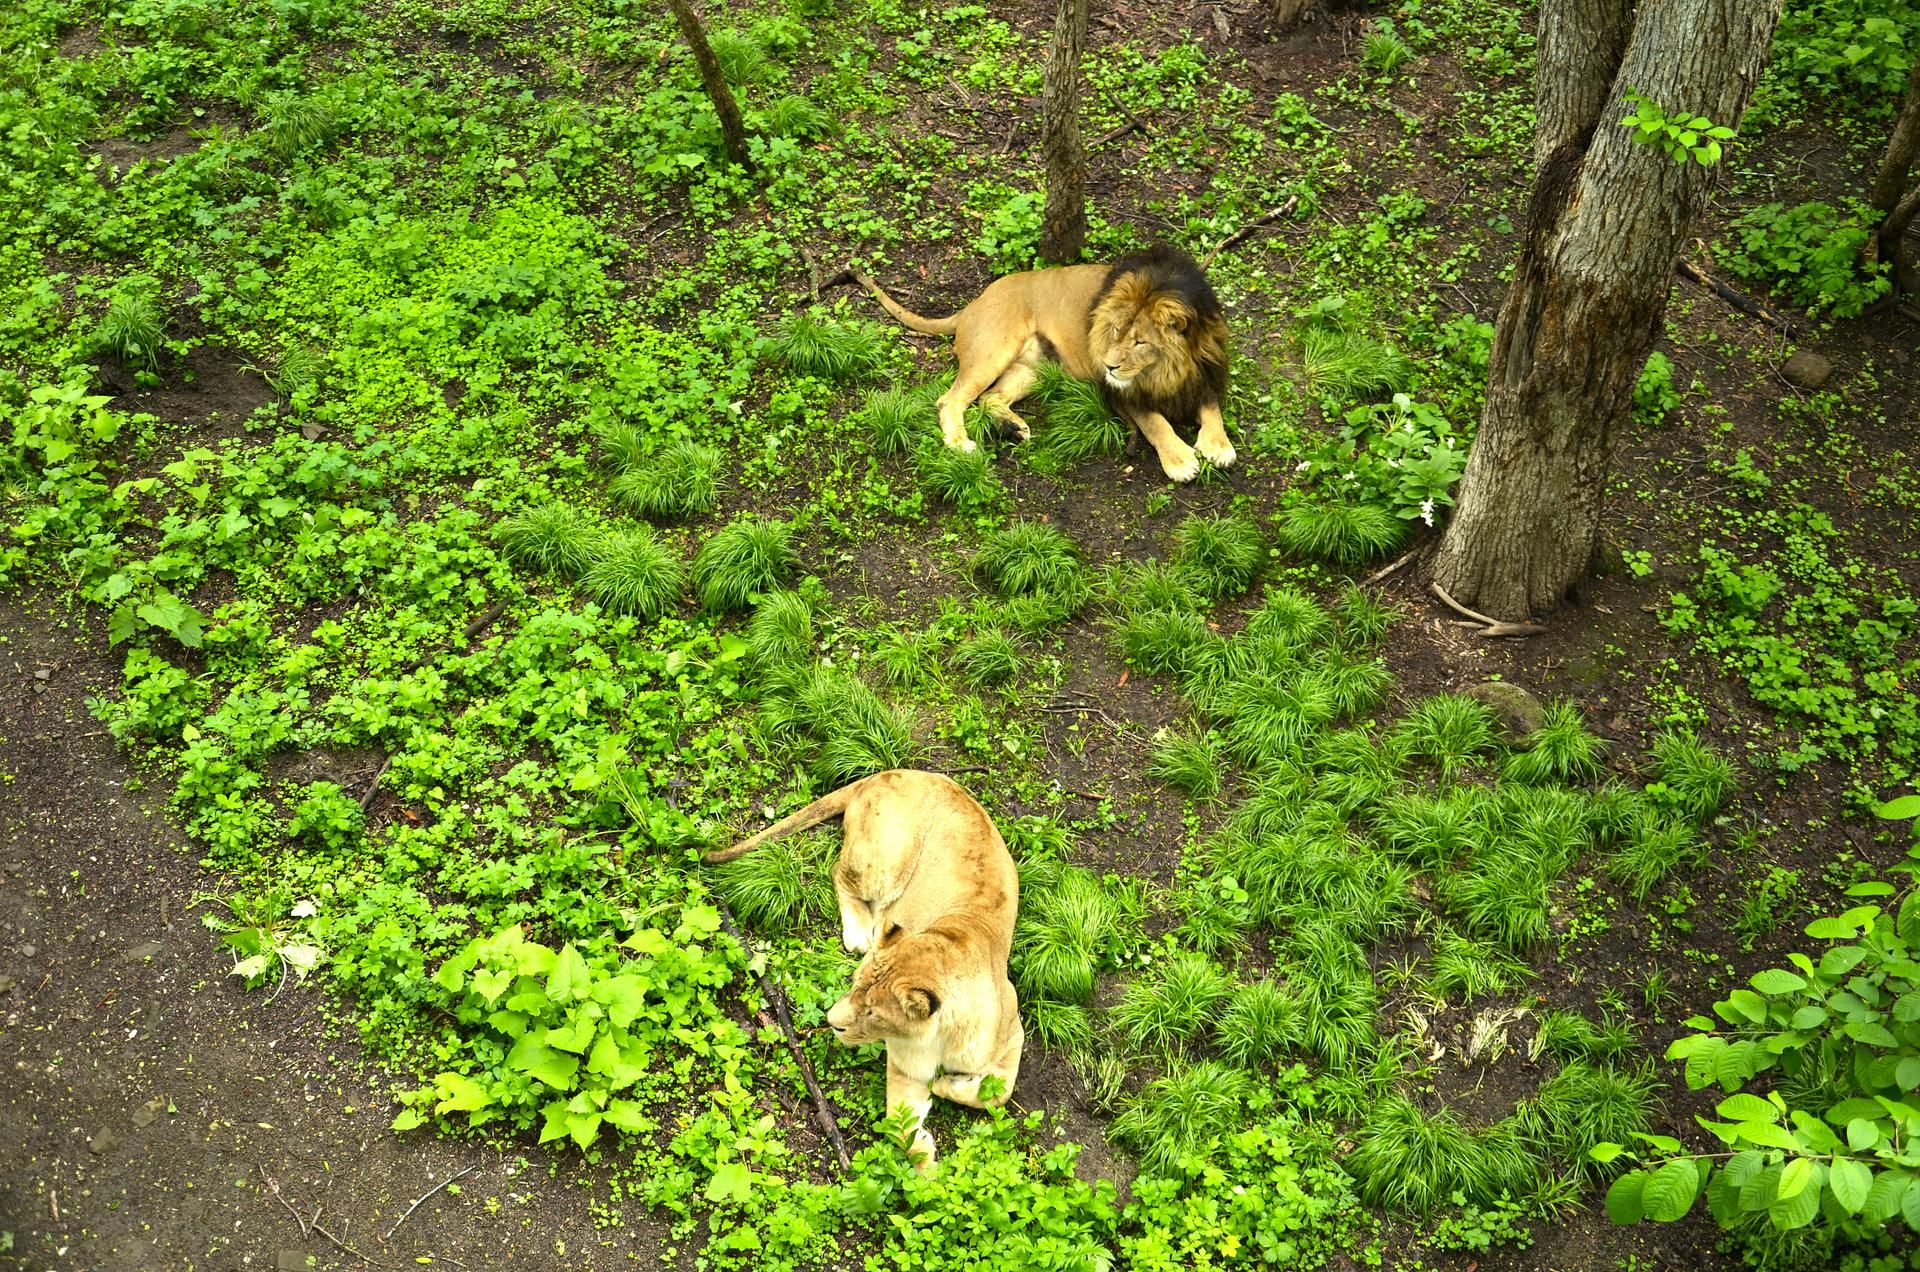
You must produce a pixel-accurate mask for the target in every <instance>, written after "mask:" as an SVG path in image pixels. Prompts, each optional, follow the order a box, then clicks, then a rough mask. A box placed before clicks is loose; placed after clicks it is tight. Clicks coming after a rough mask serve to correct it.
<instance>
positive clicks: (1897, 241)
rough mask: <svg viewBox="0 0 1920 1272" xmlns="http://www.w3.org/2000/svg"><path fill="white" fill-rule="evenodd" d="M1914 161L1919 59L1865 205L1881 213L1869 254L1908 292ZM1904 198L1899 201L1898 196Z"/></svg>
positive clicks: (1919, 154)
mask: <svg viewBox="0 0 1920 1272" xmlns="http://www.w3.org/2000/svg"><path fill="white" fill-rule="evenodd" d="M1915 159H1920V57H1916V58H1915V59H1914V62H1913V71H1912V72H1911V73H1910V74H1909V75H1908V76H1907V97H1906V101H1905V103H1904V104H1903V105H1902V106H1901V107H1900V117H1899V118H1898V119H1896V120H1895V121H1894V124H1893V136H1892V137H1891V138H1890V139H1889V140H1888V141H1887V153H1886V157H1885V158H1883V159H1882V160H1881V161H1880V175H1879V176H1878V177H1876V178H1875V179H1874V183H1873V192H1872V193H1871V194H1870V195H1868V196H1867V202H1868V203H1871V204H1872V205H1873V206H1874V207H1875V208H1876V209H1877V210H1879V211H1880V212H1881V213H1883V214H1884V219H1883V220H1882V221H1881V222H1880V228H1879V230H1877V231H1876V232H1875V234H1874V240H1873V255H1874V257H1875V258H1876V259H1878V260H1883V261H1887V262H1888V263H1890V264H1891V265H1892V266H1893V271H1894V277H1895V279H1896V281H1898V282H1899V284H1900V285H1901V286H1902V287H1903V288H1906V289H1908V290H1911V289H1912V288H1911V283H1912V280H1911V279H1909V278H1907V277H1906V275H1907V273H1908V271H1909V264H1908V260H1907V253H1906V251H1905V250H1904V249H1905V244H1906V236H1907V228H1908V227H1909V226H1911V225H1912V224H1913V222H1914V218H1915V217H1916V216H1920V183H1916V184H1915V186H1914V188H1913V189H1912V190H1908V189H1907V174H1908V173H1909V172H1910V171H1912V169H1913V163H1914V160H1915ZM1903 194H1904V195H1905V197H1904V198H1903V197H1902V195H1903Z"/></svg>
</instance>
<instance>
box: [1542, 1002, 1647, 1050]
mask: <svg viewBox="0 0 1920 1272" xmlns="http://www.w3.org/2000/svg"><path fill="white" fill-rule="evenodd" d="M1637 1045H1638V1043H1637V1041H1636V1040H1635V1038H1634V1036H1633V1026H1632V1025H1630V1024H1628V1023H1627V1022H1626V1021H1625V1020H1618V1019H1614V1018H1612V1017H1608V1018H1606V1019H1605V1020H1603V1021H1602V1022H1601V1023H1600V1024H1597V1025H1596V1024H1594V1023H1593V1022H1592V1021H1591V1020H1588V1019H1587V1018H1586V1017H1585V1016H1582V1015H1579V1014H1578V1013H1576V1012H1571V1011H1563V1010H1558V1009H1556V1010H1552V1011H1548V1012H1546V1013H1544V1014H1543V1015H1542V1016H1541V1017H1540V1026H1539V1031H1538V1032H1537V1033H1536V1034H1535V1035H1534V1039H1533V1045H1532V1046H1531V1047H1530V1048H1529V1051H1530V1053H1531V1054H1532V1055H1534V1056H1535V1057H1536V1058H1537V1057H1539V1056H1541V1055H1549V1056H1552V1057H1553V1058H1554V1059H1556V1060H1614V1059H1617V1058H1619V1057H1620V1056H1623V1055H1625V1054H1626V1053H1627V1052H1629V1051H1631V1050H1633V1049H1634V1047H1635V1046H1637Z"/></svg>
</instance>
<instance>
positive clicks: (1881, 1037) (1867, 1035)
mask: <svg viewBox="0 0 1920 1272" xmlns="http://www.w3.org/2000/svg"><path fill="white" fill-rule="evenodd" d="M1840 1031H1841V1032H1842V1033H1844V1034H1846V1035H1847V1037H1849V1038H1851V1039H1853V1040H1854V1041H1855V1042H1859V1043H1865V1044H1866V1045H1867V1046H1869V1047H1897V1046H1899V1045H1900V1040H1899V1039H1898V1038H1895V1037H1894V1036H1893V1035H1892V1034H1891V1033H1888V1032H1887V1029H1886V1027H1885V1026H1884V1025H1876V1024H1875V1023H1873V1022H1872V1021H1871V1020H1850V1021H1848V1022H1847V1023H1846V1024H1844V1025H1842V1026H1841V1029H1840Z"/></svg>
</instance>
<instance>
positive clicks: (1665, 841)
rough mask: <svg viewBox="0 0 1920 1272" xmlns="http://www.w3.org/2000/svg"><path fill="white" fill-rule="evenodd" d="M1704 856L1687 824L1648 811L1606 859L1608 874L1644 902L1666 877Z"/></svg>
mask: <svg viewBox="0 0 1920 1272" xmlns="http://www.w3.org/2000/svg"><path fill="white" fill-rule="evenodd" d="M1705 855H1706V845H1705V844H1703V843H1702V842H1701V840H1700V835H1699V832H1698V831H1697V830H1695V829H1694V827H1693V826H1692V825H1691V824H1690V823H1688V822H1685V821H1680V820H1676V819H1674V818H1669V817H1663V816H1661V815H1659V814H1658V813H1654V812H1651V811H1649V812H1648V813H1647V814H1646V815H1645V816H1643V817H1641V818H1640V820H1639V823H1638V825H1636V826H1635V827H1634V830H1633V833H1632V835H1631V836H1630V837H1629V838H1628V839H1627V841H1626V842H1625V843H1623V844H1621V845H1620V846H1619V847H1618V848H1616V849H1614V850H1613V853H1612V855H1610V856H1609V857H1608V858H1607V863H1606V864H1607V874H1608V875H1610V876H1612V878H1613V879H1614V881H1615V882H1617V883H1620V884H1622V885H1623V886H1625V888H1626V889H1627V891H1628V892H1630V893H1632V894H1633V899H1634V900H1635V901H1640V902H1644V901H1646V899H1647V897H1648V896H1649V895H1651V894H1652V892H1653V890H1654V889H1655V888H1657V887H1658V886H1660V884H1661V883H1662V882H1664V881H1665V880H1666V878H1667V876H1669V875H1671V874H1672V873H1673V872H1674V871H1676V870H1678V869H1679V868H1680V867H1681V866H1685V865H1694V864H1697V863H1698V862H1699V861H1700V859H1701V858H1702V857H1704V856H1705Z"/></svg>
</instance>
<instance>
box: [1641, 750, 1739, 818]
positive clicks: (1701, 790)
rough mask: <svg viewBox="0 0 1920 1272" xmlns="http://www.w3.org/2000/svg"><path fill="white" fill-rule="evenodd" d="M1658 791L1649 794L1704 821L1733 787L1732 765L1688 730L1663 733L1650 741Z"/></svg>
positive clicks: (1649, 791) (1685, 813)
mask: <svg viewBox="0 0 1920 1272" xmlns="http://www.w3.org/2000/svg"><path fill="white" fill-rule="evenodd" d="M1653 765H1654V769H1655V771H1656V772H1658V773H1659V775H1660V787H1659V790H1658V791H1655V790H1653V789H1651V788H1650V789H1649V790H1648V795H1649V796H1655V797H1657V798H1658V799H1659V800H1660V801H1661V802H1662V803H1665V804H1666V805H1668V806H1669V807H1672V808H1674V809H1677V810H1678V811H1679V812H1681V813H1683V814H1684V815H1686V816H1687V817H1690V818H1692V819H1693V822H1694V824H1695V825H1705V824H1706V822H1707V819H1708V818H1710V817H1712V816H1713V815H1714V814H1715V813H1717V812H1719V811H1720V804H1721V801H1723V800H1724V799H1726V797H1727V795H1728V793H1729V792H1731V791H1732V790H1733V785H1734V782H1733V765H1732V764H1731V763H1729V762H1728V761H1727V760H1726V759H1725V758H1724V757H1722V756H1721V755H1719V754H1717V753H1716V752H1715V751H1714V750H1713V748H1712V747H1709V746H1707V745H1705V744H1704V743H1702V742H1701V741H1700V739H1699V738H1697V737H1695V736H1694V735H1693V734H1692V733H1663V734H1661V735H1660V736H1659V737H1658V738H1657V739H1655V740H1654V743H1653Z"/></svg>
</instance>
